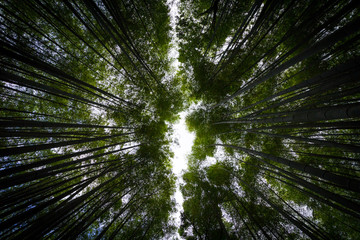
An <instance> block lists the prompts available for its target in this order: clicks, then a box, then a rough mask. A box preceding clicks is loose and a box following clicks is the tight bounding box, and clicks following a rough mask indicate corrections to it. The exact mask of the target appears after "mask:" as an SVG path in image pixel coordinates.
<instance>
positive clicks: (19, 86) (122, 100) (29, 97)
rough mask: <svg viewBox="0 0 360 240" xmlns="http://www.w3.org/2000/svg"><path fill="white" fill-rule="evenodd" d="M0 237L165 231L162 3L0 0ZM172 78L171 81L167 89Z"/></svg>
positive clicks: (172, 91)
mask: <svg viewBox="0 0 360 240" xmlns="http://www.w3.org/2000/svg"><path fill="white" fill-rule="evenodd" d="M0 14H1V16H0V18H1V30H0V31H1V39H0V41H1V43H0V48H1V59H0V61H1V63H0V64H1V67H0V69H1V85H0V88H1V109H0V111H1V120H0V122H1V123H0V129H1V130H0V132H1V133H0V134H1V149H0V156H1V171H0V175H1V176H0V177H1V180H0V186H1V193H0V194H1V204H0V208H1V210H0V215H1V217H0V218H1V223H0V229H1V230H0V238H1V239H140V238H145V239H159V238H161V237H163V236H167V235H169V234H170V233H171V232H173V231H174V225H173V221H172V219H171V213H172V212H173V211H174V209H175V208H174V206H175V202H174V200H173V198H172V197H171V196H172V194H173V192H174V190H175V177H174V175H173V174H172V172H171V162H170V158H171V156H172V153H171V151H170V149H169V141H170V138H169V136H168V134H167V131H168V130H169V129H168V128H169V127H168V124H166V122H171V121H174V120H175V118H176V117H174V114H173V112H178V111H179V110H180V109H181V108H182V100H181V99H182V98H181V94H180V91H179V89H180V88H178V87H176V85H178V84H177V83H176V82H175V80H174V79H171V78H170V77H169V75H168V73H167V71H168V70H169V67H170V60H169V58H168V57H167V53H168V51H169V48H170V40H171V39H170V34H169V31H170V26H169V21H170V20H169V16H168V7H167V6H166V4H165V2H164V1H157V2H151V3H150V2H146V1H108V0H104V1H93V0H88V1H72V0H69V1H51V0H50V1H41V0H34V1H21V0H19V1H2V2H1V10H0ZM174 86H175V87H174Z"/></svg>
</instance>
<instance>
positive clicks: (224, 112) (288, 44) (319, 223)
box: [177, 0, 360, 239]
mask: <svg viewBox="0 0 360 240" xmlns="http://www.w3.org/2000/svg"><path fill="white" fill-rule="evenodd" d="M180 9H181V13H180V14H181V15H180V18H179V19H178V26H177V33H178V36H179V45H180V50H179V51H180V57H179V60H180V61H181V62H182V65H181V73H180V75H181V76H182V79H183V84H184V87H183V88H184V89H185V92H186V93H187V95H188V96H189V99H190V100H192V101H194V102H196V103H197V108H196V109H195V110H193V111H192V112H191V113H190V114H189V115H188V116H187V124H188V127H189V129H190V130H192V131H194V132H195V133H196V139H195V142H194V146H193V151H192V154H191V156H190V157H189V169H188V170H187V172H186V173H185V174H184V182H185V183H184V185H183V186H182V193H183V195H184V198H185V202H184V204H183V207H184V210H183V213H182V226H181V228H180V230H179V232H180V234H181V235H182V236H183V237H184V238H185V239H308V238H310V239H358V238H359V236H360V234H359V233H360V228H359V226H360V198H359V193H360V175H359V157H360V155H359V153H360V145H359V140H360V138H359V133H360V132H359V123H360V122H359V117H360V103H359V97H360V94H359V93H360V91H359V90H360V88H359V87H360V82H359V79H360V78H359V77H360V75H359V73H360V72H359V70H360V65H359V64H360V62H359V60H360V58H359V53H360V52H359V50H360V49H359V33H360V28H359V26H360V25H359V23H360V18H359V16H360V15H359V3H358V2H357V1H331V0H329V1H241V2H239V1H232V0H228V1H225V0H224V1H221V0H220V1H218V0H213V1H192V0H184V1H181V4H180Z"/></svg>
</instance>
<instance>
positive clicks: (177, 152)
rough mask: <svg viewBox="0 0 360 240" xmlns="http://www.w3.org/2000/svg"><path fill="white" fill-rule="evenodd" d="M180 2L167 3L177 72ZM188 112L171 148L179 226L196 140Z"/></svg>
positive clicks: (178, 123) (173, 56)
mask: <svg viewBox="0 0 360 240" xmlns="http://www.w3.org/2000/svg"><path fill="white" fill-rule="evenodd" d="M178 2H179V0H167V5H168V6H169V8H170V25H171V28H172V32H171V35H172V40H171V44H172V46H173V47H172V48H171V50H170V52H169V57H170V58H171V59H172V64H171V67H172V68H173V69H172V70H173V73H172V74H175V73H176V71H177V70H178V69H179V61H178V60H177V58H178V56H179V52H178V47H177V43H176V34H175V27H176V16H178V15H179V10H178ZM186 115H187V112H186V111H185V112H181V113H180V120H179V121H178V122H177V123H176V124H174V125H173V129H174V133H173V136H172V137H173V140H174V141H173V144H172V145H171V150H172V151H173V152H174V159H173V161H172V165H173V172H174V174H175V175H176V177H177V182H176V192H175V200H176V204H177V205H176V213H175V215H174V217H175V221H176V225H177V227H180V222H181V220H180V212H181V211H182V203H183V201H184V200H183V197H182V195H181V192H180V189H179V186H180V184H181V183H183V181H182V178H181V176H182V172H183V170H185V169H186V168H187V155H188V154H190V152H191V147H192V145H193V141H194V138H195V136H194V134H192V133H190V132H189V131H188V130H187V128H186V124H185V117H186ZM175 238H178V239H181V238H180V236H179V234H178V233H176V235H175Z"/></svg>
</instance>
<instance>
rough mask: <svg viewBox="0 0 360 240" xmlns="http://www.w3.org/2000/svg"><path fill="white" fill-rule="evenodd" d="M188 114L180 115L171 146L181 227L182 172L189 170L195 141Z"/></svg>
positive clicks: (177, 217) (178, 223)
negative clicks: (187, 124)
mask: <svg viewBox="0 0 360 240" xmlns="http://www.w3.org/2000/svg"><path fill="white" fill-rule="evenodd" d="M186 114H187V112H181V113H180V117H181V119H180V121H178V123H176V124H174V126H173V128H174V134H173V139H174V143H173V144H172V145H171V150H172V151H173V152H174V159H173V163H172V165H173V172H174V174H175V175H176V177H177V182H176V192H175V199H176V203H177V206H176V210H177V212H176V214H175V216H174V217H175V219H176V224H177V226H178V227H179V226H180V212H181V210H182V203H183V197H182V195H181V193H180V189H179V185H180V184H181V183H183V181H182V178H181V175H182V171H183V170H185V169H186V168H187V156H186V155H187V154H190V152H191V147H192V145H193V141H194V138H195V136H194V134H193V133H190V132H189V131H188V130H187V128H186V124H185V116H186ZM177 237H178V238H180V236H179V235H178V234H177Z"/></svg>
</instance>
